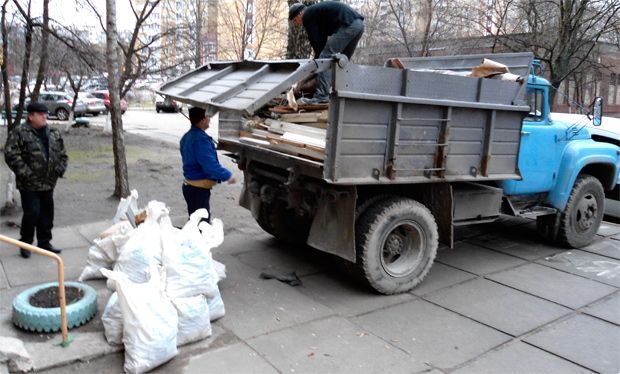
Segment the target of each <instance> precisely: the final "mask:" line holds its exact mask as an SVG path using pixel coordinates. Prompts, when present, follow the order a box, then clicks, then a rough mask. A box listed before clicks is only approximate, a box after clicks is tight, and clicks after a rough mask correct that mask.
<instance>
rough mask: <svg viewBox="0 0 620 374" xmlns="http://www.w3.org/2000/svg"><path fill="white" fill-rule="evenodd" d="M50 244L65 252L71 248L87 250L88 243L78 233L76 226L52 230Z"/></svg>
mask: <svg viewBox="0 0 620 374" xmlns="http://www.w3.org/2000/svg"><path fill="white" fill-rule="evenodd" d="M52 244H54V246H56V247H58V248H60V249H62V250H65V249H71V248H80V249H88V247H90V242H89V241H88V240H86V239H85V238H84V237H83V236H82V235H81V234H80V232H79V231H78V229H77V227H76V226H69V227H62V228H54V230H53V231H52Z"/></svg>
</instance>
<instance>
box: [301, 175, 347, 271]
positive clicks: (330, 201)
mask: <svg viewBox="0 0 620 374" xmlns="http://www.w3.org/2000/svg"><path fill="white" fill-rule="evenodd" d="M326 195H327V196H325V198H323V199H320V202H319V206H318V207H317V211H316V215H315V216H314V220H313V221H312V226H311V228H310V235H309V237H308V242H307V243H308V245H310V246H312V247H314V248H316V249H318V250H321V251H323V252H327V253H331V254H334V255H336V256H338V257H342V258H344V259H345V260H349V261H351V262H355V201H356V200H357V192H356V189H355V187H347V188H343V189H338V190H337V191H334V190H330V191H327V193H326Z"/></svg>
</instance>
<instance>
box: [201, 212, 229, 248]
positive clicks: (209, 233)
mask: <svg viewBox="0 0 620 374" xmlns="http://www.w3.org/2000/svg"><path fill="white" fill-rule="evenodd" d="M198 229H199V230H200V234H201V235H202V238H203V239H204V241H205V244H206V245H207V246H208V247H209V248H215V247H219V246H220V245H221V244H222V243H223V242H224V224H223V223H222V220H221V219H218V218H214V219H212V220H211V223H210V224H209V222H206V221H203V222H200V223H199V224H198Z"/></svg>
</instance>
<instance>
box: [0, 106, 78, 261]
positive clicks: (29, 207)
mask: <svg viewBox="0 0 620 374" xmlns="http://www.w3.org/2000/svg"><path fill="white" fill-rule="evenodd" d="M26 111H28V120H27V121H26V122H25V123H24V124H22V125H21V126H18V127H16V128H15V129H14V130H13V131H11V133H10V134H9V136H8V138H7V141H6V147H5V150H4V159H5V161H6V164H7V165H8V166H9V168H11V170H13V172H14V173H15V177H16V181H17V189H18V190H19V193H20V196H21V201H22V209H23V210H24V215H23V217H22V226H21V229H20V235H21V239H20V240H21V241H22V242H25V243H28V244H32V242H33V240H34V234H35V230H36V234H37V245H38V246H39V247H40V248H43V249H47V250H48V251H51V252H54V253H60V252H61V250H60V249H58V248H55V247H54V246H53V245H52V243H51V240H52V227H53V226H54V187H55V186H56V181H57V180H58V178H60V177H62V176H63V175H64V174H65V170H66V169H67V159H68V157H67V153H66V151H65V144H64V142H63V140H62V137H61V136H60V132H59V131H58V130H56V129H52V128H50V127H49V126H47V107H46V106H45V105H44V104H41V103H37V102H33V103H30V104H29V105H28V107H26ZM20 253H21V256H22V257H24V258H28V257H30V252H29V251H26V250H24V249H20Z"/></svg>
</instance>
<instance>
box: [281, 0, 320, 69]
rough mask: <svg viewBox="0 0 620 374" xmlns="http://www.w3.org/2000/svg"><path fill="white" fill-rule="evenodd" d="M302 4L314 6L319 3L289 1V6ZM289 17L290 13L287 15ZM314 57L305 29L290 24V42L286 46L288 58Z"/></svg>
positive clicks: (307, 0)
mask: <svg viewBox="0 0 620 374" xmlns="http://www.w3.org/2000/svg"><path fill="white" fill-rule="evenodd" d="M298 2H301V3H303V4H305V5H312V4H315V3H317V1H309V0H306V1H298V0H288V1H287V3H288V6H289V7H290V6H291V5H293V4H295V3H298ZM287 16H288V13H287ZM287 19H288V18H287ZM310 56H312V46H311V45H310V40H308V34H307V33H306V29H305V28H303V27H296V26H295V25H294V24H293V23H292V22H289V27H288V42H287V46H286V58H308V57H310Z"/></svg>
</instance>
